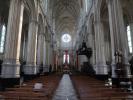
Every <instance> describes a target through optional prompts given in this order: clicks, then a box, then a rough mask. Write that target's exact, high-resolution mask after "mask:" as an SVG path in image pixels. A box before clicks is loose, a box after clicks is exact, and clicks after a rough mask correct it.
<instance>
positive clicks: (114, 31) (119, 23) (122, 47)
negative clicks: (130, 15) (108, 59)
mask: <svg viewBox="0 0 133 100" xmlns="http://www.w3.org/2000/svg"><path fill="white" fill-rule="evenodd" d="M108 11H109V23H110V34H111V47H112V58H113V61H112V78H117V75H116V73H115V69H116V62H115V58H114V54H115V52H116V51H121V52H122V55H123V61H122V62H123V64H124V69H125V71H126V75H125V77H128V75H129V74H130V71H129V64H128V61H127V60H128V59H127V54H128V45H127V41H126V39H127V34H126V30H125V28H124V20H123V12H122V7H121V1H120V0H108Z"/></svg>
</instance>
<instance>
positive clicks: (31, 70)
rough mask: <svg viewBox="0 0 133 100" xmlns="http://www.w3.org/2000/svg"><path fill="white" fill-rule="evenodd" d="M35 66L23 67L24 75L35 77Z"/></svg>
mask: <svg viewBox="0 0 133 100" xmlns="http://www.w3.org/2000/svg"><path fill="white" fill-rule="evenodd" d="M36 74H37V66H35V65H25V66H24V75H36Z"/></svg>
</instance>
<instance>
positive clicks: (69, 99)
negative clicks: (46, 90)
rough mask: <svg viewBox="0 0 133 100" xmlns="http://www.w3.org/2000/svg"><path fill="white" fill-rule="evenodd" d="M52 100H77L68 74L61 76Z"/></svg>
mask: <svg viewBox="0 0 133 100" xmlns="http://www.w3.org/2000/svg"><path fill="white" fill-rule="evenodd" d="M53 100H78V99H77V95H76V92H75V90H74V87H73V85H72V82H71V80H70V77H69V75H68V74H64V75H63V77H62V79H61V81H60V84H59V86H58V88H57V90H56V92H55V95H54V97H53Z"/></svg>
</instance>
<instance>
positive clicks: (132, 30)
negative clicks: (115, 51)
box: [129, 21, 133, 51]
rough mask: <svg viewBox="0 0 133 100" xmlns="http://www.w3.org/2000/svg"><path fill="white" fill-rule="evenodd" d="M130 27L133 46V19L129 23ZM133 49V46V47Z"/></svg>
mask: <svg viewBox="0 0 133 100" xmlns="http://www.w3.org/2000/svg"><path fill="white" fill-rule="evenodd" d="M129 26H130V29H131V39H132V46H133V21H132V22H131V23H129ZM132 51H133V48H132Z"/></svg>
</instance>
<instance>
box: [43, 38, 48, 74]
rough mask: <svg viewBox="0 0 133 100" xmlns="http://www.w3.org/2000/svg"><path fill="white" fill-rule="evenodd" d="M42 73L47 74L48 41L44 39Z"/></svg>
mask: <svg viewBox="0 0 133 100" xmlns="http://www.w3.org/2000/svg"><path fill="white" fill-rule="evenodd" d="M43 72H44V73H46V72H49V47H48V40H46V39H45V38H44V48H43Z"/></svg>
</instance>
